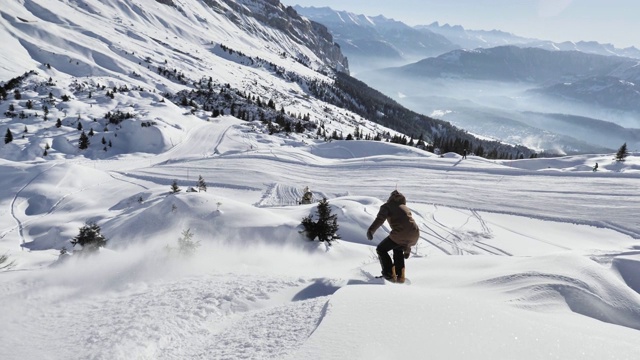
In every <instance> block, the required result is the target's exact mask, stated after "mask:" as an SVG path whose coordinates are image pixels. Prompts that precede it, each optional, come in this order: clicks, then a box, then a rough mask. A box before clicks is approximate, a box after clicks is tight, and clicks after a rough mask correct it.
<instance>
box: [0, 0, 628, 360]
mask: <svg viewBox="0 0 640 360" xmlns="http://www.w3.org/2000/svg"><path fill="white" fill-rule="evenodd" d="M229 3H230V2H215V1H209V0H207V1H187V0H173V1H171V0H167V1H162V3H161V2H155V1H126V2H121V1H93V0H85V1H75V0H67V1H56V2H51V1H43V0H24V1H16V2H10V3H9V4H7V5H6V6H3V7H2V9H0V12H1V15H2V19H1V20H0V21H2V25H3V26H1V27H0V31H3V32H4V33H3V39H7V40H6V42H4V43H3V44H2V45H0V46H1V47H2V50H3V51H2V52H0V54H3V55H2V56H7V57H9V58H11V59H16V61H15V62H2V66H3V67H2V73H3V74H6V75H7V76H6V77H7V78H12V79H13V78H15V77H17V76H19V75H22V73H23V72H24V71H29V70H35V71H36V72H37V74H35V73H30V74H27V76H25V77H23V78H22V77H21V78H20V79H18V80H16V82H17V83H19V85H18V86H16V87H11V88H10V89H8V91H7V92H8V94H7V99H6V100H2V101H1V102H0V110H2V114H4V113H5V112H10V111H13V112H15V113H16V114H15V115H3V116H4V117H2V118H0V119H1V120H0V131H2V134H4V133H5V132H6V131H7V129H8V130H10V132H11V133H12V134H13V140H12V141H11V142H8V143H6V144H4V143H3V144H1V145H0V174H2V176H0V302H1V303H2V310H1V311H0V323H1V324H2V326H0V359H12V360H13V359H43V358H46V359H87V358H91V359H345V358H350V359H388V358H389V357H404V358H407V359H421V358H440V359H449V358H467V357H468V358H475V359H496V358H501V359H510V358H514V357H517V358H519V359H540V358H554V357H555V358H565V359H578V358H580V359H634V358H635V357H637V344H638V341H639V340H640V333H639V332H638V331H639V329H640V311H639V310H638V309H640V295H639V294H638V292H639V291H640V277H638V271H639V270H640V228H639V227H638V224H637V221H636V220H637V215H636V211H637V209H638V208H640V198H639V197H638V196H636V195H637V193H638V190H640V188H639V185H638V177H639V176H640V154H638V153H637V152H633V150H634V149H630V150H632V153H631V154H630V155H629V156H628V157H627V158H626V160H625V161H615V160H613V157H614V154H611V153H602V154H590V155H582V156H571V157H563V158H555V159H522V160H513V161H497V160H487V159H484V158H480V157H476V156H473V155H469V156H468V157H467V158H466V159H462V158H461V157H460V156H458V155H456V154H453V153H446V154H443V155H441V156H439V155H435V154H433V153H431V152H427V151H424V150H420V149H417V148H415V147H409V146H402V145H397V144H392V143H389V142H386V141H365V140H354V141H346V140H344V141H341V140H335V141H325V137H324V136H323V135H324V133H329V134H330V133H332V132H334V131H335V132H340V133H343V134H351V133H353V132H354V131H355V129H358V132H361V133H362V134H363V135H362V138H365V137H366V136H370V135H374V134H378V133H387V132H389V134H390V135H391V134H394V135H395V133H394V132H392V131H391V130H389V129H386V128H384V127H381V126H379V125H377V124H374V123H371V122H369V121H367V120H366V119H363V118H361V117H359V116H357V115H355V114H354V113H352V112H349V111H346V110H344V109H340V108H337V107H335V106H331V105H329V104H328V103H325V102H321V101H318V100H316V99H313V98H312V97H311V96H309V92H308V91H306V90H308V89H306V88H305V86H307V85H308V84H310V83H311V82H310V81H306V80H307V79H317V80H320V81H326V82H331V81H332V80H331V78H329V77H328V76H326V75H325V71H324V70H326V68H327V67H333V66H334V65H335V64H334V65H331V64H332V63H331V61H330V60H327V59H325V58H324V56H323V55H318V54H321V52H318V53H316V52H315V51H313V50H311V48H310V47H307V46H306V45H303V44H302V43H301V42H296V41H295V40H293V38H294V37H292V36H293V35H291V33H287V34H289V35H286V36H285V35H284V34H285V33H284V32H280V31H277V30H275V28H272V27H267V26H265V25H263V24H264V21H265V20H252V19H258V18H259V16H256V17H252V16H248V15H246V14H247V13H251V12H254V13H255V9H257V8H260V7H261V6H263V5H264V6H267V5H269V6H276V7H277V2H275V1H266V2H263V1H249V0H246V1H236V2H233V4H231V5H229ZM167 4H169V5H167ZM211 4H214V5H215V6H213V7H211ZM237 7H241V8H242V9H239V8H237ZM284 11H285V12H286V9H285V10H284ZM222 13H225V14H226V15H225V16H222V15H221V14H222ZM258 13H260V14H266V13H265V12H262V11H260V12H258ZM243 14H244V15H243ZM234 15H235V16H237V18H234ZM267 17H268V16H267ZM231 19H235V20H234V21H232V20H231ZM240 20H242V21H240ZM274 21H276V22H277V21H278V19H275V20H274ZM139 24H148V26H146V25H145V26H144V27H142V28H138V25H139ZM238 24H241V25H238ZM98 25H99V26H98ZM310 26H311V27H312V28H313V27H314V25H310ZM207 27H208V28H207ZM252 27H253V28H254V30H255V31H247V30H246V29H247V28H252ZM147 31H148V32H147ZM4 35H7V36H4ZM280 37H282V38H281V40H280V41H277V42H273V41H272V40H268V39H278V38H280ZM184 39H189V41H185V40H184ZM195 44H199V45H197V46H196V45H195ZM230 50H233V51H230ZM7 54H8V55H7ZM165 60H166V63H165ZM3 76H5V75H3ZM300 79H305V80H304V81H298V80H300ZM10 83H11V81H8V82H5V83H4V84H3V89H4V88H5V87H4V86H6V85H9V84H10ZM209 88H211V89H215V91H211V92H207V91H203V89H209ZM15 90H19V92H20V97H21V98H20V99H16V96H15V95H16V93H15ZM49 93H51V95H49ZM206 95H210V96H211V98H210V99H209V100H216V101H211V102H208V101H201V102H200V100H202V97H205V96H206ZM182 98H184V100H185V102H186V104H184V105H183V104H182V101H181V99H182ZM189 99H191V100H193V99H197V100H198V101H199V102H198V104H200V105H197V106H194V105H192V104H189ZM269 100H273V102H274V103H275V104H276V106H274V107H275V109H273V108H271V107H270V106H268V105H267V106H265V105H266V104H267V103H268V102H269ZM28 101H31V102H32V104H31V105H32V106H31V109H30V108H29V105H28V104H27V102H28ZM258 104H260V105H258ZM11 105H13V110H11V109H10V106H11ZM204 105H207V106H211V107H210V108H207V109H205V107H204ZM44 106H47V108H46V109H47V111H46V116H45V107H44ZM281 108H284V110H285V111H284V112H285V113H286V114H284V115H282V113H283V112H282V111H281ZM214 112H217V113H216V116H214ZM220 112H222V113H223V114H220ZM231 113H232V114H233V115H230V114H231ZM261 113H263V114H264V116H274V117H275V116H278V115H279V116H278V118H279V119H280V116H286V117H287V119H296V120H299V121H300V123H301V124H307V122H308V123H309V124H312V123H313V124H316V128H315V129H314V130H311V129H306V130H305V131H301V132H296V131H290V132H284V131H283V132H277V131H274V128H275V125H274V124H268V123H265V122H263V121H261V120H260V118H259V116H260V114H261ZM107 114H108V116H107ZM254 116H255V117H254ZM251 117H253V118H251ZM240 118H245V119H244V120H241V119H240ZM58 119H60V126H59V127H58V126H56V122H57V120H58ZM307 119H308V120H307ZM274 123H275V121H274ZM80 127H81V128H82V130H79V128H80ZM83 132H84V133H85V134H90V133H92V132H93V136H89V135H87V136H88V139H89V144H88V147H87V149H83V150H80V149H79V148H78V147H79V139H80V137H81V134H82V133H83ZM102 138H104V143H103V141H102ZM45 152H46V153H45ZM596 162H597V163H598V164H599V170H598V171H597V172H594V171H592V167H593V165H594V164H595V163H596ZM200 177H202V179H203V181H205V182H206V185H207V190H206V191H201V192H193V191H189V190H190V189H191V188H196V187H197V182H198V180H199V178H200ZM173 183H175V184H176V185H177V186H178V187H179V189H180V191H179V192H177V193H173V192H172V185H173ZM305 187H309V188H310V190H311V192H312V193H313V196H314V203H312V204H309V205H300V204H299V200H300V199H301V197H302V195H303V192H304V189H305ZM396 188H397V189H398V190H400V191H402V192H403V193H404V194H405V195H406V196H407V199H408V206H409V207H410V208H411V210H412V212H413V216H414V218H415V220H416V222H417V223H418V225H419V227H420V230H421V236H420V240H419V242H418V244H417V246H415V247H414V248H413V249H412V254H411V257H410V258H409V259H408V260H407V274H408V277H409V279H410V280H411V285H409V286H400V285H398V286H396V285H392V284H385V283H383V282H381V281H380V280H378V279H374V278H373V277H374V276H375V275H377V274H378V273H379V271H380V269H379V263H378V260H377V257H376V255H375V245H376V244H378V243H379V242H380V241H381V240H382V239H383V238H384V237H385V236H386V235H387V234H388V231H389V228H388V227H387V225H385V226H383V227H382V228H381V229H379V230H378V232H377V233H376V234H375V237H374V239H373V241H368V240H367V239H366V236H365V233H366V229H367V228H368V226H369V225H370V224H371V222H372V221H373V219H374V217H375V216H376V214H377V211H378V209H379V206H380V205H381V204H382V203H383V201H384V200H385V199H386V198H387V197H388V194H389V193H390V192H391V191H392V190H394V189H396ZM322 198H327V199H328V201H329V203H330V206H331V211H332V213H334V214H336V215H337V219H338V225H339V230H338V234H339V235H340V237H341V238H342V239H341V240H337V241H335V242H333V243H332V244H331V245H330V246H329V245H327V244H325V243H318V242H310V241H309V240H308V239H307V238H306V237H305V236H303V235H302V234H301V233H300V230H302V227H301V225H300V223H301V220H302V218H303V217H305V216H308V215H314V216H315V213H316V203H315V202H316V201H318V200H320V199H322ZM87 222H94V223H96V224H97V225H99V226H100V228H101V231H102V234H103V235H104V236H105V237H106V238H107V246H106V248H103V249H101V250H100V251H99V252H98V253H97V254H93V255H86V256H83V255H82V253H81V252H79V251H77V250H79V249H78V248H77V247H76V248H73V247H72V245H71V243H70V240H71V239H72V238H74V237H75V236H76V235H78V230H79V228H81V227H82V226H83V225H84V224H85V223H87ZM185 234H191V235H190V236H191V237H192V240H193V241H195V242H197V243H198V244H199V247H197V249H196V251H195V253H194V254H193V255H192V256H190V257H188V256H183V255H181V253H180V252H178V251H177V250H176V249H177V248H178V247H179V240H180V239H183V240H184V238H185V237H186V236H187V235H185ZM62 249H66V251H68V252H69V253H70V254H62V253H61V252H62V251H61V250H62ZM395 329H399V330H398V331H396V330H395Z"/></svg>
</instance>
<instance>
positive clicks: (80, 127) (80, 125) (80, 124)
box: [78, 121, 82, 130]
mask: <svg viewBox="0 0 640 360" xmlns="http://www.w3.org/2000/svg"><path fill="white" fill-rule="evenodd" d="M78 130H82V123H81V122H80V121H78Z"/></svg>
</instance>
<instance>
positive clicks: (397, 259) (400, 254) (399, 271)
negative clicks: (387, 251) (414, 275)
mask: <svg viewBox="0 0 640 360" xmlns="http://www.w3.org/2000/svg"><path fill="white" fill-rule="evenodd" d="M393 263H394V264H393V266H394V268H395V270H396V280H397V281H398V282H404V251H403V247H402V246H398V247H396V248H394V249H393Z"/></svg>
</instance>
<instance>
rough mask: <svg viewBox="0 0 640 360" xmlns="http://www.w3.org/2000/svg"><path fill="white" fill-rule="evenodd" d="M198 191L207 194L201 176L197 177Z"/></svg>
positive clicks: (205, 185)
mask: <svg viewBox="0 0 640 360" xmlns="http://www.w3.org/2000/svg"><path fill="white" fill-rule="evenodd" d="M198 191H204V192H207V184H206V183H205V182H204V179H203V178H202V175H200V176H199V177H198Z"/></svg>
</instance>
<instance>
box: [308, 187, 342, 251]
mask: <svg viewBox="0 0 640 360" xmlns="http://www.w3.org/2000/svg"><path fill="white" fill-rule="evenodd" d="M317 212H318V221H315V222H314V221H313V218H312V216H311V215H309V216H305V217H304V218H303V219H302V226H303V227H304V231H303V232H304V233H305V234H306V235H307V237H308V238H309V239H310V240H311V241H313V240H315V238H318V240H319V241H326V242H328V243H330V242H331V241H333V240H338V239H340V236H339V235H338V234H337V232H338V216H337V215H335V214H332V213H331V207H330V206H329V201H327V198H322V200H320V201H319V202H318V207H317Z"/></svg>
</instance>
